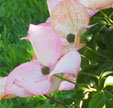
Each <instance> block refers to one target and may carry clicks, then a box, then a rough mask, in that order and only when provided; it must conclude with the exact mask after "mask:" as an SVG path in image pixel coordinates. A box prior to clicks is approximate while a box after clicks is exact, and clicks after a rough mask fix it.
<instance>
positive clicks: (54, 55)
mask: <svg viewBox="0 0 113 108" xmlns="http://www.w3.org/2000/svg"><path fill="white" fill-rule="evenodd" d="M28 34H29V35H30V36H29V39H30V41H31V43H32V46H33V48H34V51H35V54H36V56H37V58H38V60H39V61H40V62H41V63H42V64H43V65H45V66H52V65H54V64H55V63H56V61H57V59H58V58H59V57H60V55H61V41H60V37H59V36H58V35H57V34H55V33H54V32H53V30H52V29H51V26H50V24H49V23H43V24H41V25H32V24H31V25H30V27H29V31H28Z"/></svg>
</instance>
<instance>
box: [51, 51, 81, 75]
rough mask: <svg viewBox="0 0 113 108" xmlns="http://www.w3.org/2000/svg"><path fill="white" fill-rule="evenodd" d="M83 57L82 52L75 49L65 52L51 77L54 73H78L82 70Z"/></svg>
mask: <svg viewBox="0 0 113 108" xmlns="http://www.w3.org/2000/svg"><path fill="white" fill-rule="evenodd" d="M80 63H81V57H80V54H79V53H78V52H77V51H76V50H73V51H71V52H69V53H67V54H65V55H64V56H63V57H62V58H61V59H60V60H59V61H58V63H57V64H56V66H55V68H54V70H53V71H52V72H51V73H50V77H51V76H52V75H54V74H60V73H69V74H74V75H77V74H78V71H79V70H80Z"/></svg>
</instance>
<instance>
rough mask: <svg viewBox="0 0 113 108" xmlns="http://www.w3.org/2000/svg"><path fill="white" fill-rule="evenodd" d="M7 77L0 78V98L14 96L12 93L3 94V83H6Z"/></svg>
mask: <svg viewBox="0 0 113 108" xmlns="http://www.w3.org/2000/svg"><path fill="white" fill-rule="evenodd" d="M6 81H7V77H3V78H0V100H1V99H3V98H7V99H10V98H15V97H16V96H14V95H6V94H5V85H6Z"/></svg>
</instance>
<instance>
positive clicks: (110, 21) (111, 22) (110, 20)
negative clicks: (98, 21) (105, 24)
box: [100, 11, 113, 25]
mask: <svg viewBox="0 0 113 108" xmlns="http://www.w3.org/2000/svg"><path fill="white" fill-rule="evenodd" d="M100 12H101V14H102V15H103V16H104V17H105V18H106V20H107V21H109V23H110V24H111V25H112V24H113V20H112V19H111V18H109V17H108V16H107V15H106V14H105V13H104V12H103V11H100Z"/></svg>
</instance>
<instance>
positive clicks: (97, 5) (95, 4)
mask: <svg viewBox="0 0 113 108" xmlns="http://www.w3.org/2000/svg"><path fill="white" fill-rule="evenodd" d="M78 1H79V2H80V3H81V4H83V5H84V6H85V7H87V8H89V9H93V10H96V9H103V8H104V7H106V6H107V5H110V4H112V3H113V0H78Z"/></svg>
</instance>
